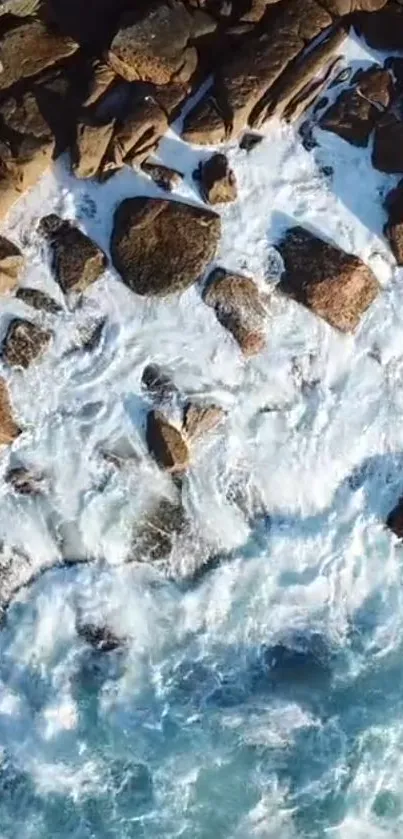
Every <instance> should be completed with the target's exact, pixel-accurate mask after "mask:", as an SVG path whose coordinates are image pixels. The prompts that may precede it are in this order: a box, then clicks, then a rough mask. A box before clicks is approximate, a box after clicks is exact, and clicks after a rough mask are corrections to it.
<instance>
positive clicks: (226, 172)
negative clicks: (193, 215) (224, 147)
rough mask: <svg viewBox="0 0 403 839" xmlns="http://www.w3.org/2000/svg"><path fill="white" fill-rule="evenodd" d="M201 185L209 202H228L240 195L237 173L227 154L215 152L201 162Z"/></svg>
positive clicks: (204, 196)
mask: <svg viewBox="0 0 403 839" xmlns="http://www.w3.org/2000/svg"><path fill="white" fill-rule="evenodd" d="M200 185H201V190H202V194H203V198H204V199H205V201H208V203H209V204H228V203H230V202H231V201H236V199H237V196H238V191H237V185H236V180H235V175H234V172H233V171H232V169H230V167H229V164H228V160H227V158H226V156H225V154H219V153H217V154H213V156H212V157H209V158H208V160H206V161H205V162H204V163H201V164H200Z"/></svg>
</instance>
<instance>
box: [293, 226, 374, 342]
mask: <svg viewBox="0 0 403 839" xmlns="http://www.w3.org/2000/svg"><path fill="white" fill-rule="evenodd" d="M278 248H279V251H280V253H281V256H282V258H283V261H284V269H285V273H284V276H283V278H282V279H281V281H280V283H279V286H278V288H279V289H280V290H281V291H282V292H283V293H284V294H286V295H288V296H289V297H292V298H293V299H294V300H296V301H297V302H298V303H302V304H303V305H304V306H306V307H307V308H308V309H310V310H311V311H312V312H315V314H316V315H319V317H322V318H323V319H324V320H326V321H327V322H328V323H329V324H330V325H331V326H334V327H336V328H337V329H339V330H340V331H341V332H352V331H354V329H356V327H357V326H358V324H359V322H360V319H361V317H362V316H363V315H364V313H365V312H366V311H367V309H368V308H369V306H370V305H371V303H372V302H373V301H374V300H375V298H376V296H377V294H378V292H379V285H378V281H377V279H376V277H375V275H374V274H373V272H372V271H371V269H370V268H368V266H367V265H365V263H364V262H362V260H361V259H359V257H357V256H354V255H353V254H349V253H345V252H344V251H342V250H340V249H339V248H337V247H335V246H334V245H330V244H329V243H328V242H324V241H323V240H322V239H319V238H318V237H317V236H315V235H314V234H312V233H310V232H309V231H308V230H304V228H302V227H293V228H291V229H290V230H288V231H287V233H286V234H285V236H284V238H283V240H282V241H281V242H280V244H279V245H278Z"/></svg>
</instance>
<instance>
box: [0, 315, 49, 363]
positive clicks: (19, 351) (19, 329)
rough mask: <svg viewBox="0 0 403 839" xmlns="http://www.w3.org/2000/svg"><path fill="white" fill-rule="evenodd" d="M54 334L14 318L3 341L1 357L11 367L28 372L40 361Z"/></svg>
mask: <svg viewBox="0 0 403 839" xmlns="http://www.w3.org/2000/svg"><path fill="white" fill-rule="evenodd" d="M51 339H52V333H51V332H49V330H47V329H41V327H39V326H35V324H34V323H31V322H30V321H27V320H22V319H20V318H14V320H12V321H11V323H10V325H9V327H8V329H7V333H6V336H5V338H4V341H3V346H2V351H1V355H2V358H3V359H4V361H6V362H7V364H9V365H10V367H21V368H22V369H24V370H26V369H27V368H28V367H29V366H30V365H31V364H33V363H34V362H35V361H37V360H39V358H40V357H41V356H42V355H43V353H44V352H45V350H46V349H47V347H48V346H49V344H50V341H51Z"/></svg>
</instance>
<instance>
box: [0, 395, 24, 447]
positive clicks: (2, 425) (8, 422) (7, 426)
mask: <svg viewBox="0 0 403 839" xmlns="http://www.w3.org/2000/svg"><path fill="white" fill-rule="evenodd" d="M20 434H21V429H20V428H19V427H18V425H17V423H16V422H15V419H14V417H13V412H12V408H11V402H10V395H9V392H8V387H7V383H6V382H5V380H4V379H0V446H7V445H9V444H10V443H13V442H14V440H16V439H17V437H19V435H20Z"/></svg>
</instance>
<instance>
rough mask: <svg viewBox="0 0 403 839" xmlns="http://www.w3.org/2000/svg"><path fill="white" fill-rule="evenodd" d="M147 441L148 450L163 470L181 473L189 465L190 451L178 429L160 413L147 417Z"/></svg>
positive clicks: (152, 412)
mask: <svg viewBox="0 0 403 839" xmlns="http://www.w3.org/2000/svg"><path fill="white" fill-rule="evenodd" d="M146 439H147V445H148V450H149V452H150V454H151V455H152V456H153V457H154V459H155V461H156V462H157V463H158V466H160V467H161V468H162V469H165V470H166V471H168V472H171V473H181V472H184V471H185V469H186V468H187V467H188V465H189V450H188V447H187V444H186V441H185V439H184V437H183V436H182V434H181V432H180V431H179V429H178V428H176V427H175V426H174V425H172V424H171V423H170V422H168V420H166V419H165V417H164V416H163V414H161V413H160V412H159V411H150V412H149V414H148V416H147V429H146Z"/></svg>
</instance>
